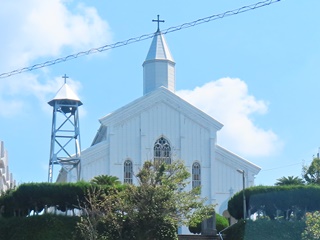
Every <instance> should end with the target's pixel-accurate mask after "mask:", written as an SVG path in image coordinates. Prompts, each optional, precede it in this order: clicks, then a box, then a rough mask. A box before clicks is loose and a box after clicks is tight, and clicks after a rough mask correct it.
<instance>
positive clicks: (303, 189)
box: [228, 185, 320, 219]
mask: <svg viewBox="0 0 320 240" xmlns="http://www.w3.org/2000/svg"><path fill="white" fill-rule="evenodd" d="M245 195H246V205H247V209H250V213H251V214H253V213H255V212H258V211H260V212H263V214H264V215H265V216H268V217H269V218H270V219H275V218H276V217H277V216H278V215H277V213H276V212H277V211H278V212H282V213H283V217H284V218H286V217H287V216H285V213H286V212H287V213H288V210H289V212H290V213H291V212H292V213H294V215H295V218H297V219H300V218H301V217H302V216H303V215H304V212H305V211H309V212H311V211H315V210H318V209H320V186H319V185H306V186H304V185H302V186H301V185H288V186H257V187H251V188H247V189H245ZM228 211H229V213H230V214H231V215H232V216H233V217H234V218H236V219H241V218H243V196H242V191H240V192H238V193H236V194H235V195H234V196H233V197H232V198H231V199H230V200H229V202H228Z"/></svg>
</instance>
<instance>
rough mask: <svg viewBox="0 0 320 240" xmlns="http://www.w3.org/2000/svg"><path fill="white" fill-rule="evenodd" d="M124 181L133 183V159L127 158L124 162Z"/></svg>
mask: <svg viewBox="0 0 320 240" xmlns="http://www.w3.org/2000/svg"><path fill="white" fill-rule="evenodd" d="M123 173H124V174H123V182H124V183H130V184H132V177H133V176H132V175H133V171H132V161H131V160H126V161H125V162H124V168H123Z"/></svg>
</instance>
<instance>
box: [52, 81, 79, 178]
mask: <svg viewBox="0 0 320 240" xmlns="http://www.w3.org/2000/svg"><path fill="white" fill-rule="evenodd" d="M63 78H64V84H63V85H62V87H61V88H60V89H59V91H58V92H57V94H56V96H55V97H54V98H53V99H52V100H51V101H49V102H48V104H49V105H50V106H51V107H53V114H52V128H51V146H50V159H49V171H48V182H52V179H53V174H54V171H53V167H54V165H60V166H61V170H60V174H59V176H64V178H65V179H63V180H62V181H67V180H68V181H79V180H80V170H81V158H80V153H81V147H80V126H79V113H78V107H79V106H81V105H82V102H81V101H80V99H79V98H78V96H77V95H76V94H75V93H74V92H73V91H72V89H71V88H70V87H69V86H68V84H67V81H66V80H67V78H68V77H67V76H66V75H64V76H63ZM67 177H69V178H70V177H72V178H73V179H67Z"/></svg>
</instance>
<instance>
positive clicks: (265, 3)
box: [0, 0, 281, 78]
mask: <svg viewBox="0 0 320 240" xmlns="http://www.w3.org/2000/svg"><path fill="white" fill-rule="evenodd" d="M280 1H281V0H266V1H261V2H257V3H255V4H251V5H247V6H243V7H240V8H237V9H234V10H229V11H226V12H224V13H220V14H214V15H211V16H209V17H204V18H200V19H198V20H195V21H192V22H188V23H183V24H181V25H178V26H174V27H170V28H167V29H165V30H162V31H161V33H162V34H168V33H172V32H175V31H180V30H182V29H186V28H190V27H194V26H196V25H199V24H203V23H208V22H211V21H214V20H218V19H222V18H225V17H230V16H233V15H237V14H240V13H244V12H248V11H252V10H255V9H257V8H261V7H265V6H268V5H271V4H273V3H276V2H280ZM154 34H155V33H149V34H144V35H141V36H139V37H133V38H129V39H127V40H125V41H120V42H116V43H113V44H107V45H104V46H102V47H98V48H91V49H89V50H87V51H81V52H78V53H75V54H70V55H68V56H66V57H61V58H57V59H54V60H50V61H46V62H42V63H38V64H34V65H32V66H29V67H24V68H19V69H16V70H13V71H10V72H5V73H1V74H0V78H7V77H10V76H12V75H16V74H20V73H23V72H28V71H33V70H36V69H40V68H43V67H48V66H51V65H55V64H58V63H62V62H66V61H70V60H73V59H76V58H79V57H83V56H86V55H90V54H94V53H99V52H104V51H107V50H110V49H113V48H118V47H122V46H126V45H129V44H132V43H136V42H140V41H144V40H147V39H149V38H152V37H153V36H154Z"/></svg>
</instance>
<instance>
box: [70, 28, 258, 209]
mask: <svg viewBox="0 0 320 240" xmlns="http://www.w3.org/2000/svg"><path fill="white" fill-rule="evenodd" d="M175 81H176V79H175V62H174V59H173V57H172V55H171V53H170V50H169V48H168V45H167V43H166V40H165V38H164V36H163V35H162V33H161V32H160V31H159V30H158V31H157V32H155V34H154V37H153V40H152V43H151V46H150V49H149V52H148V54H147V57H146V59H145V61H144V63H143V92H144V95H143V96H142V97H140V98H138V99H136V100H135V101H133V102H131V103H128V104H127V105H125V106H123V107H122V108H120V109H118V110H116V111H114V112H112V113H109V114H108V115H106V116H104V117H102V118H101V119H100V120H99V121H100V123H101V126H100V128H99V129H98V132H97V134H96V136H95V138H94V139H93V142H92V145H91V146H90V147H89V148H87V149H85V150H83V151H82V152H81V174H80V178H81V179H83V180H87V181H89V180H91V179H92V178H93V177H95V176H98V175H112V176H117V177H118V178H119V179H120V180H121V181H122V182H124V183H132V184H136V183H137V179H136V178H135V173H137V172H138V171H139V169H141V167H142V165H143V163H144V162H145V161H146V160H152V159H157V158H161V159H164V160H165V161H167V162H168V163H170V162H171V161H174V160H176V159H181V160H183V161H184V162H185V165H186V166H187V168H188V169H189V171H190V173H191V179H190V184H189V186H188V188H189V189H191V188H192V187H196V186H199V185H201V187H202V189H201V195H202V196H203V197H206V198H207V201H208V203H213V204H216V205H217V206H216V211H217V212H218V213H219V214H226V213H225V210H226V209H227V202H228V200H229V199H230V197H231V196H232V195H233V194H234V193H236V192H238V191H240V190H242V187H243V179H242V177H243V176H242V174H241V173H239V172H238V171H237V170H241V171H244V175H245V185H246V187H250V186H253V185H254V179H255V176H256V175H257V174H258V173H259V171H260V168H259V167H258V166H256V165H255V164H253V163H251V162H249V161H247V160H245V159H243V158H241V157H239V156H237V155H236V154H234V153H232V152H230V151H228V150H227V149H225V148H223V147H221V146H219V145H218V132H219V130H220V129H221V128H222V127H223V125H222V124H221V123H220V122H218V121H217V120H215V119H214V118H212V117H211V116H209V115H207V114H206V113H205V112H203V111H201V110H199V109H198V108H196V107H195V106H193V105H191V104H190V103H188V102H186V101H185V100H183V99H182V98H180V97H179V96H177V95H176V94H175ZM68 179H70V176H68Z"/></svg>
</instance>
